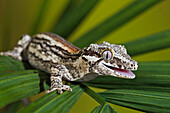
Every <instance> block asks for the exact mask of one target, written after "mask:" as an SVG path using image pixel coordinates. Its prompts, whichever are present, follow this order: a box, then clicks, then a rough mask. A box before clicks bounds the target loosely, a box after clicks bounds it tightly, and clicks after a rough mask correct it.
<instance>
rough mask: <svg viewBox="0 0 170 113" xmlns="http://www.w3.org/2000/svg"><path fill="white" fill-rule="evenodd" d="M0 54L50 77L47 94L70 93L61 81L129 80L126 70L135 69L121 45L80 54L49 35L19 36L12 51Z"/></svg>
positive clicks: (95, 46) (102, 46)
mask: <svg viewBox="0 0 170 113" xmlns="http://www.w3.org/2000/svg"><path fill="white" fill-rule="evenodd" d="M0 54H1V55H5V56H12V57H13V58H15V59H17V60H19V61H22V60H27V61H28V62H29V63H30V64H31V65H32V66H33V67H35V68H37V69H40V70H43V71H45V72H47V73H49V74H51V88H50V90H48V91H46V92H47V93H49V92H52V91H54V90H58V93H59V94H61V93H63V90H68V91H72V89H71V88H70V86H68V85H63V84H62V79H66V80H69V81H89V80H92V79H94V78H96V77H97V76H100V75H110V76H115V77H121V78H127V79H133V78H135V75H134V74H133V73H131V72H130V71H129V70H137V67H138V65H137V62H136V61H134V60H132V59H131V57H130V56H129V55H128V54H127V52H126V49H125V47H124V46H122V45H115V44H110V43H107V42H103V44H91V45H90V46H89V47H85V48H84V49H82V50H81V49H79V48H78V47H76V46H74V45H72V44H71V43H69V42H68V41H66V40H64V39H63V38H61V37H60V36H58V35H55V34H53V33H40V34H37V35H35V36H34V37H33V38H31V37H30V36H29V35H23V37H22V39H21V40H19V42H18V43H17V45H16V46H15V48H14V49H13V50H12V51H7V52H1V53H0Z"/></svg>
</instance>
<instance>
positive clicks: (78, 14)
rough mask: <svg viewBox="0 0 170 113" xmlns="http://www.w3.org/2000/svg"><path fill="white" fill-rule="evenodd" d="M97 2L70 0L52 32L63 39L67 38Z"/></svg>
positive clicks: (95, 0) (92, 0)
mask: <svg viewBox="0 0 170 113" xmlns="http://www.w3.org/2000/svg"><path fill="white" fill-rule="evenodd" d="M99 1H100V0H78V1H77V0H71V1H70V3H69V4H68V6H67V9H66V10H65V12H64V13H63V15H62V16H61V18H60V20H59V23H57V24H56V25H55V27H54V28H53V32H54V33H57V34H59V35H61V36H63V37H68V35H70V33H71V32H72V31H73V30H74V29H75V28H76V27H77V26H78V25H79V23H80V22H81V21H82V20H83V19H84V18H85V17H86V15H87V14H88V13H89V12H90V11H91V10H92V9H93V7H94V6H95V5H96V4H97V3H98V2H99Z"/></svg>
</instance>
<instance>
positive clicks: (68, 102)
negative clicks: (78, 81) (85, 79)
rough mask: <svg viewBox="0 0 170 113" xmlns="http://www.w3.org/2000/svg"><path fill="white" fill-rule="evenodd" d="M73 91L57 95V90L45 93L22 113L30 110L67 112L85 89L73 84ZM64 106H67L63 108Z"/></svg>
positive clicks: (22, 111)
mask: <svg viewBox="0 0 170 113" xmlns="http://www.w3.org/2000/svg"><path fill="white" fill-rule="evenodd" d="M72 89H73V91H72V92H68V91H66V92H64V93H63V94H61V95H57V94H56V92H52V93H49V94H46V95H44V96H43V97H41V98H40V99H38V100H36V101H35V102H33V103H31V104H30V105H28V106H27V107H25V108H24V109H23V110H21V111H20V112H21V113H29V112H41V113H42V112H60V113H66V112H68V111H69V110H70V109H71V108H72V106H73V105H74V104H75V103H76V102H77V100H78V98H79V97H80V96H81V95H82V93H83V89H82V88H80V87H79V86H78V85H77V86H73V88H72ZM64 106H67V107H65V108H64V109H63V107H64Z"/></svg>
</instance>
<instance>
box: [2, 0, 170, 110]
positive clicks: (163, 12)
mask: <svg viewBox="0 0 170 113" xmlns="http://www.w3.org/2000/svg"><path fill="white" fill-rule="evenodd" d="M131 2H133V0H124V1H123V0H121V1H120V0H100V2H99V3H98V4H97V5H96V6H95V7H94V8H93V9H92V11H91V12H90V13H89V14H88V15H87V16H86V18H84V20H83V21H82V22H81V23H80V24H79V26H78V27H77V28H76V29H75V30H74V31H73V32H72V34H71V35H70V36H69V37H67V38H68V40H69V41H71V42H72V41H74V40H76V39H77V38H78V37H79V36H81V35H82V34H84V33H85V32H87V31H88V30H89V29H91V28H93V27H94V26H95V25H97V24H99V23H101V22H102V21H104V20H105V19H106V18H108V17H110V16H111V15H112V14H114V13H116V12H118V11H119V10H120V9H122V8H124V7H126V6H127V5H128V4H130V3H131ZM68 3H69V0H49V2H48V3H47V4H45V5H44V11H45V14H43V15H42V17H41V18H40V19H39V23H38V24H37V23H35V22H36V20H37V15H38V14H39V12H40V6H41V5H42V0H1V4H0V15H1V16H0V51H5V50H9V49H12V48H13V47H14V46H15V44H16V43H17V41H18V40H19V39H20V37H21V35H22V34H25V33H27V34H31V35H33V33H39V32H50V31H51V29H52V28H53V27H54V25H55V23H56V22H57V21H58V20H59V17H60V16H61V15H62V12H63V11H64V9H65V8H66V7H67V4H68ZM169 6H170V1H169V0H164V1H162V2H160V3H158V4H156V5H155V6H153V7H152V8H150V9H148V10H147V11H145V12H144V13H142V14H141V15H140V16H137V17H136V18H135V19H133V20H131V21H130V22H128V23H127V24H125V25H123V26H122V27H120V28H119V29H117V30H116V31H114V32H113V33H110V34H109V35H107V36H106V37H103V38H102V39H101V40H99V41H98V43H101V42H102V41H108V42H110V43H115V44H119V43H124V42H127V41H131V40H134V39H137V38H141V37H144V36H147V35H151V34H155V33H158V32H161V31H166V30H169V29H170V7H169ZM36 24H37V28H36V29H37V30H36V31H33V30H34V29H35V28H33V26H35V25H36ZM134 48H135V47H134ZM169 55H170V49H169V48H168V49H163V50H159V51H156V52H151V53H148V54H143V55H140V56H135V57H133V59H135V60H137V61H164V60H170V57H169ZM95 90H96V91H100V89H95ZM38 97H39V95H38V96H33V97H31V100H32V101H34V100H35V99H37V98H38ZM97 105H98V103H97V102H96V101H94V100H93V99H91V97H89V96H88V95H87V94H83V96H82V97H81V98H80V100H79V101H78V103H76V105H75V106H74V107H73V109H72V110H71V111H70V113H79V112H81V113H88V112H90V111H92V110H93V108H94V107H96V106H97ZM113 107H114V108H115V109H116V111H117V112H118V113H125V112H126V113H128V112H129V113H139V112H138V111H134V110H131V109H127V108H123V107H118V106H116V105H113Z"/></svg>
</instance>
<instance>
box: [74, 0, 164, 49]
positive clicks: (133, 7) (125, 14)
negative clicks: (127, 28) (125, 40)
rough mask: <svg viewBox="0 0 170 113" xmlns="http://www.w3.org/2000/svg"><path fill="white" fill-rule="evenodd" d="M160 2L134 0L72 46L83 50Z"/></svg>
mask: <svg viewBox="0 0 170 113" xmlns="http://www.w3.org/2000/svg"><path fill="white" fill-rule="evenodd" d="M160 1H161V0H142V1H141V0H135V1H134V2H132V3H131V4H130V5H128V6H127V7H126V8H124V9H123V10H121V11H119V12H118V13H117V14H115V15H113V16H111V17H110V18H108V19H106V20H105V21H104V22H103V23H101V24H99V25H97V26H95V27H94V28H93V29H91V30H90V31H88V32H87V33H85V34H84V35H82V36H80V37H79V39H78V40H76V41H75V42H74V44H75V45H77V46H79V47H80V48H83V47H84V46H87V45H89V44H91V43H93V42H96V41H97V40H99V39H101V38H103V37H104V36H106V35H108V34H109V33H111V32H113V31H114V30H116V29H118V28H119V27H121V26H122V25H124V24H125V23H127V22H129V21H130V20H132V19H133V18H135V17H136V16H138V15H140V14H141V13H143V12H144V11H146V10H147V9H148V8H150V7H151V6H153V5H155V4H156V3H158V2H160Z"/></svg>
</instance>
